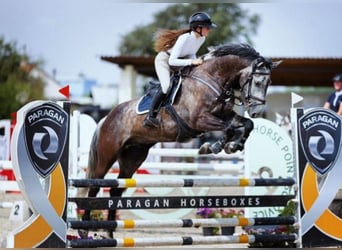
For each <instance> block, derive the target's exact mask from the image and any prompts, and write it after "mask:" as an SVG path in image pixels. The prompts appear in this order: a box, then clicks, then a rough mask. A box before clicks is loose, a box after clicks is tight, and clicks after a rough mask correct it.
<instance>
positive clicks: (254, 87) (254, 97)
mask: <svg viewBox="0 0 342 250" xmlns="http://www.w3.org/2000/svg"><path fill="white" fill-rule="evenodd" d="M280 63H281V61H278V62H272V61H270V60H268V59H265V58H263V57H259V58H257V59H255V60H254V61H252V63H251V64H250V65H249V66H248V67H246V68H244V69H242V70H240V72H239V74H240V78H239V82H240V88H241V99H242V102H243V104H244V106H245V108H246V109H247V112H248V114H249V116H250V117H252V118H254V117H257V116H260V114H262V112H263V111H264V110H265V103H266V93H267V88H268V86H269V85H270V84H271V70H272V69H273V68H275V67H277V66H278V65H279V64H280Z"/></svg>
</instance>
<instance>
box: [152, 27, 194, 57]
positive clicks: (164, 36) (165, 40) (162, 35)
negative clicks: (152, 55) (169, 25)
mask: <svg viewBox="0 0 342 250" xmlns="http://www.w3.org/2000/svg"><path fill="white" fill-rule="evenodd" d="M190 31H191V30H190V29H179V30H167V29H162V30H159V31H157V32H156V33H155V36H154V46H153V47H154V50H155V51H156V52H160V51H167V50H169V49H170V48H172V47H173V46H174V45H175V43H176V41H177V38H178V37H179V36H180V35H182V34H184V33H187V32H190Z"/></svg>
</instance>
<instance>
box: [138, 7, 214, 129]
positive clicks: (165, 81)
mask: <svg viewBox="0 0 342 250" xmlns="http://www.w3.org/2000/svg"><path fill="white" fill-rule="evenodd" d="M216 27H217V26H216V24H215V23H213V22H212V21H211V18H210V16H209V15H208V14H207V13H205V12H196V13H194V14H193V15H191V16H190V18H189V28H187V29H180V30H160V31H159V32H158V33H157V36H156V41H155V43H154V49H155V50H156V51H157V52H158V54H157V56H156V57H155V60H154V65H155V70H156V73H157V76H158V78H159V81H160V84H161V90H159V91H158V92H157V93H156V94H155V95H154V97H153V100H152V104H151V107H150V111H149V113H148V115H147V116H146V118H145V120H144V126H147V127H159V125H160V122H159V120H158V119H157V118H156V117H157V114H158V111H159V106H160V104H161V102H162V101H163V99H164V98H165V96H166V94H167V91H168V89H169V86H170V71H171V70H172V67H184V66H189V65H200V64H202V63H203V60H202V59H201V58H197V57H196V53H197V51H198V50H199V48H200V47H201V45H202V44H203V43H204V41H205V38H206V36H207V35H208V34H209V31H210V29H212V28H216Z"/></svg>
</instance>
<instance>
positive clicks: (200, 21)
mask: <svg viewBox="0 0 342 250" xmlns="http://www.w3.org/2000/svg"><path fill="white" fill-rule="evenodd" d="M189 25H190V29H192V30H194V29H196V28H197V27H206V28H209V29H213V28H216V27H217V25H216V24H215V23H213V22H212V21H211V18H210V16H209V15H208V14H207V13H205V12H196V13H194V14H192V15H191V16H190V18H189Z"/></svg>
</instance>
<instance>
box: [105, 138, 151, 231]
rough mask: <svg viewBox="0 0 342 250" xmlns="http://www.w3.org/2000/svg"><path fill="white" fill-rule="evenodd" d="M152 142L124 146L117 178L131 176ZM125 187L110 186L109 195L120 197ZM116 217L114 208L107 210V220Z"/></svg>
mask: <svg viewBox="0 0 342 250" xmlns="http://www.w3.org/2000/svg"><path fill="white" fill-rule="evenodd" d="M152 146H153V144H148V145H134V146H126V147H125V149H123V150H122V151H121V153H120V155H119V157H118V162H119V166H120V172H119V175H118V178H131V177H132V176H133V174H134V173H135V171H136V170H137V169H138V168H139V167H140V166H141V164H142V163H143V162H144V161H145V159H146V157H147V155H148V150H149V149H150V147H152ZM124 191H125V188H111V189H110V197H121V196H122V193H123V192H124ZM115 219H116V210H109V211H108V220H115ZM109 236H110V237H113V231H109Z"/></svg>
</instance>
